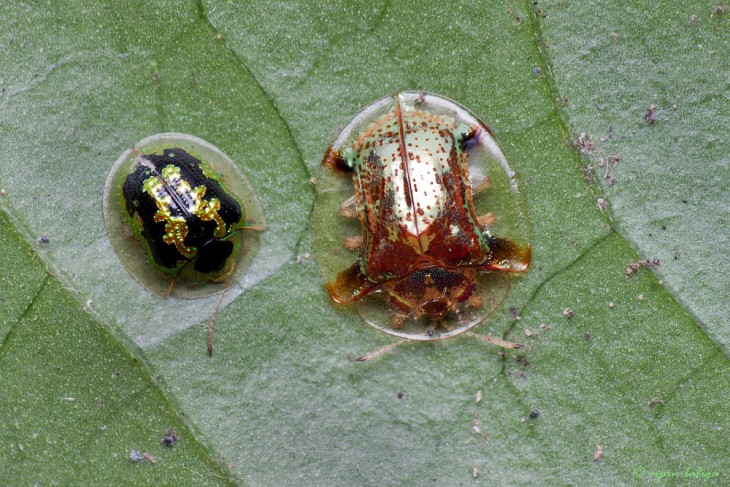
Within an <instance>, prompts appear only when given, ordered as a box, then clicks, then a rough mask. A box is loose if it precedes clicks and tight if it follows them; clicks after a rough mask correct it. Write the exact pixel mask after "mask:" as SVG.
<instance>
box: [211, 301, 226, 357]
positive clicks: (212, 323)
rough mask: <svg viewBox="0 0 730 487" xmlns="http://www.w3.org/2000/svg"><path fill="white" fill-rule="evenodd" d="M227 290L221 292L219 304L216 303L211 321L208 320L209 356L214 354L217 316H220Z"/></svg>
mask: <svg viewBox="0 0 730 487" xmlns="http://www.w3.org/2000/svg"><path fill="white" fill-rule="evenodd" d="M225 294H226V292H225V291H223V292H221V295H220V297H219V298H218V304H216V305H215V311H213V315H212V316H211V317H210V321H209V322H208V357H212V356H213V330H215V318H216V317H217V316H218V310H220V309H221V302H222V301H223V296H225Z"/></svg>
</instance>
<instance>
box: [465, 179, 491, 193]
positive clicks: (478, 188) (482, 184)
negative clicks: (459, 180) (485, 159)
mask: <svg viewBox="0 0 730 487" xmlns="http://www.w3.org/2000/svg"><path fill="white" fill-rule="evenodd" d="M469 182H470V183H471V194H472V195H477V194H479V193H481V192H482V191H484V190H485V189H489V188H491V187H492V178H491V176H482V175H476V174H470V175H469Z"/></svg>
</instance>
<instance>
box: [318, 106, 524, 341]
mask: <svg viewBox="0 0 730 487" xmlns="http://www.w3.org/2000/svg"><path fill="white" fill-rule="evenodd" d="M353 189H354V194H353ZM312 222H313V223H312V225H313V230H314V245H315V252H316V255H317V260H318V263H319V265H320V269H321V271H322V274H323V276H324V278H325V281H326V287H327V290H328V291H329V294H330V296H331V297H332V299H333V301H334V302H335V303H338V304H347V303H355V307H356V309H357V310H358V312H359V314H360V316H361V317H362V318H363V320H364V321H365V322H367V323H368V324H369V325H371V326H373V327H375V328H376V329H378V330H381V331H383V332H386V333H388V334H390V335H394V336H398V337H400V338H402V339H409V340H434V339H443V338H448V337H451V336H454V335H457V334H460V333H464V332H466V331H467V330H469V329H470V328H472V327H474V326H476V325H477V324H479V323H480V322H481V321H483V320H484V319H485V318H486V317H487V316H489V315H490V314H491V313H492V312H493V311H494V310H495V309H496V308H497V307H498V306H499V305H500V304H501V302H502V301H503V300H504V298H505V297H506V296H507V293H508V292H509V287H510V275H513V274H521V273H524V272H526V271H527V269H528V267H529V265H530V260H531V247H530V242H529V238H530V224H529V219H528V217H527V212H526V209H525V204H524V201H523V198H522V196H521V194H520V192H519V187H518V182H517V176H516V174H515V173H514V171H513V170H512V169H511V168H510V166H509V164H508V163H507V160H506V159H505V157H504V154H503V153H502V150H501V148H500V147H499V144H498V143H497V141H496V139H495V138H494V134H493V133H492V131H491V130H490V129H489V127H488V126H487V125H486V124H485V123H484V122H482V121H481V120H480V119H479V118H478V117H476V116H475V115H473V114H472V113H471V112H469V111H468V110H467V109H465V108H464V107H462V106H460V105H458V104H456V103H455V102H453V101H451V100H448V99H446V98H443V97H441V96H438V95H433V94H427V93H422V92H420V93H419V92H403V93H400V94H398V95H395V96H393V97H386V98H383V99H381V100H378V101H376V102H375V103H373V104H372V105H370V106H368V107H367V108H365V109H364V110H362V111H361V112H360V113H358V114H357V115H356V116H355V117H354V118H353V119H352V120H351V121H350V123H349V124H348V125H347V126H346V127H345V128H344V129H343V130H342V131H341V132H340V134H339V136H338V137H337V139H336V140H335V142H334V143H333V144H332V145H331V146H330V147H329V149H328V150H327V152H326V154H325V156H324V160H323V161H322V167H321V170H320V174H319V177H318V179H317V193H316V196H315V204H314V211H313V217H312ZM485 339H486V337H485ZM488 341H490V340H488ZM493 342H501V340H498V339H494V340H493ZM502 343H509V342H502Z"/></svg>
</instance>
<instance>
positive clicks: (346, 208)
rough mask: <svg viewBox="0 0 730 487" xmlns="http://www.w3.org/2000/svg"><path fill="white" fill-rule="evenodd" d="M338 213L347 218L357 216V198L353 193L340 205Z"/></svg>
mask: <svg viewBox="0 0 730 487" xmlns="http://www.w3.org/2000/svg"><path fill="white" fill-rule="evenodd" d="M340 215H342V216H344V217H347V218H357V216H358V215H357V199H356V197H355V195H354V194H353V195H352V196H350V197H349V198H347V199H346V200H345V201H344V202H343V203H342V204H341V205H340Z"/></svg>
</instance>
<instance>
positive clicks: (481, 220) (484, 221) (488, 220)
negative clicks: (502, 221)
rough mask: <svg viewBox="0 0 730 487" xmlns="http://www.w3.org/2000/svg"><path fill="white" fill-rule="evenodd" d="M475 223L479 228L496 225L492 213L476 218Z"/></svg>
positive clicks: (495, 219)
mask: <svg viewBox="0 0 730 487" xmlns="http://www.w3.org/2000/svg"><path fill="white" fill-rule="evenodd" d="M477 223H478V224H479V226H480V227H482V228H483V227H491V226H492V225H494V224H495V223H497V217H496V216H494V213H492V212H489V213H487V214H486V215H482V216H480V217H477Z"/></svg>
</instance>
